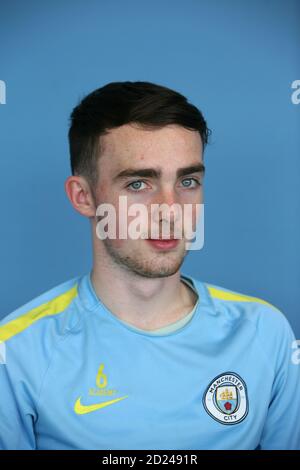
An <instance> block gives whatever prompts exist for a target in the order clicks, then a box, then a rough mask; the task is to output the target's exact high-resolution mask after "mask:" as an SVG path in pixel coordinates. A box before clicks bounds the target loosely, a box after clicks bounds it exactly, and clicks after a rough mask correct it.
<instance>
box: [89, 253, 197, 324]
mask: <svg viewBox="0 0 300 470" xmlns="http://www.w3.org/2000/svg"><path fill="white" fill-rule="evenodd" d="M91 281H92V284H93V287H94V290H95V292H96V294H97V296H98V297H99V298H100V299H101V301H102V303H103V304H104V305H105V306H106V307H107V308H108V309H109V310H110V311H111V312H112V313H113V314H114V315H116V316H117V317H119V318H120V319H121V320H124V321H126V322H128V323H130V324H132V325H134V326H136V327H137V328H142V329H145V330H153V329H157V328H162V327H164V326H166V325H168V324H170V323H174V322H176V321H177V320H179V319H181V318H183V317H184V316H185V315H186V314H188V313H189V312H190V311H191V309H192V308H193V306H194V304H195V302H196V298H197V296H196V295H195V293H194V292H193V291H192V289H190V288H189V287H188V286H187V285H186V284H185V283H183V282H182V281H181V280H180V272H179V271H177V272H176V273H175V274H173V275H171V276H168V277H157V278H147V277H144V276H141V275H139V274H136V273H135V272H133V271H129V270H127V269H126V268H123V267H122V266H119V265H116V264H114V263H113V262H111V260H109V259H107V257H105V256H104V257H103V256H101V257H100V258H99V262H97V259H95V260H94V264H93V269H92V272H91Z"/></svg>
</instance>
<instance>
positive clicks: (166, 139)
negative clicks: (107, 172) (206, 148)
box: [99, 124, 202, 169]
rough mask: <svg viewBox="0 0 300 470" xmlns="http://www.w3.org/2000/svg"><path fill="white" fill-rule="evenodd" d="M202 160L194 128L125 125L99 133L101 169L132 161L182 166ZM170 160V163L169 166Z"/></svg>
mask: <svg viewBox="0 0 300 470" xmlns="http://www.w3.org/2000/svg"><path fill="white" fill-rule="evenodd" d="M199 159H200V160H201V159H202V142H201V137H200V134H199V132H198V131H190V130H188V129H185V128H184V127H182V126H178V125H173V124H172V125H168V126H164V127H162V128H161V129H155V130H146V129H143V128H142V127H140V128H138V127H137V125H132V124H126V125H123V126H120V127H117V128H115V129H112V130H110V131H109V133H108V134H107V135H104V136H101V158H100V159H99V160H100V161H101V163H100V164H101V168H102V169H103V166H104V167H106V168H108V167H110V168H111V169H118V168H120V167H124V166H126V165H128V164H130V165H132V164H134V163H136V164H138V163H139V162H140V166H144V165H145V164H146V163H147V166H149V164H151V165H152V166H154V165H156V166H158V165H159V166H163V165H164V164H166V165H168V166H171V167H172V166H174V167H176V166H182V163H183V161H184V163H186V164H189V163H195V162H196V161H199ZM171 163H172V165H170V164H171Z"/></svg>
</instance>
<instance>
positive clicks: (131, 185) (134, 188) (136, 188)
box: [126, 180, 145, 191]
mask: <svg viewBox="0 0 300 470" xmlns="http://www.w3.org/2000/svg"><path fill="white" fill-rule="evenodd" d="M141 184H145V183H144V181H141V180H137V181H133V182H132V183H129V184H128V185H127V186H126V188H130V189H131V190H132V191H139V190H140V189H141V186H139V185H141Z"/></svg>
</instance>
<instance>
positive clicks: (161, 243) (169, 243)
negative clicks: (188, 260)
mask: <svg viewBox="0 0 300 470" xmlns="http://www.w3.org/2000/svg"><path fill="white" fill-rule="evenodd" d="M146 241H147V242H148V243H149V244H150V245H151V246H152V247H154V248H156V249H159V250H161V249H163V250H170V249H171V248H175V247H176V246H177V245H178V243H179V241H180V240H179V239H178V238H167V239H166V238H147V239H146Z"/></svg>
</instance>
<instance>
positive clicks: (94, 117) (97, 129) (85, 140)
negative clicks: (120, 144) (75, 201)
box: [68, 81, 211, 186]
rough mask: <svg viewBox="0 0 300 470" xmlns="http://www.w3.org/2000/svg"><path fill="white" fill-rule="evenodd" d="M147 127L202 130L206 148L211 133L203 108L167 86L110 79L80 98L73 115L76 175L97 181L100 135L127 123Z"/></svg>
mask: <svg viewBox="0 0 300 470" xmlns="http://www.w3.org/2000/svg"><path fill="white" fill-rule="evenodd" d="M129 123H132V124H133V123H135V124H138V125H139V126H141V127H143V128H145V129H150V130H151V129H157V128H162V127H164V126H166V125H168V124H178V125H180V126H183V127H185V128H187V129H189V130H196V131H198V132H199V133H200V136H201V140H202V145H203V150H204V148H205V146H206V144H207V143H208V137H209V135H210V133H211V131H210V129H208V128H207V125H206V121H205V120H204V117H203V115H202V113H201V112H200V110H199V109H198V108H196V106H194V105H192V104H191V103H189V102H188V101H187V99H186V98H185V97H184V96H183V95H181V94H180V93H178V92H177V91H174V90H171V89H170V88H167V87H165V86H161V85H157V84H155V83H150V82H142V81H137V82H130V81H126V82H111V83H108V84H107V85H105V86H103V87H101V88H98V89H97V90H95V91H93V92H92V93H90V94H89V95H87V96H86V97H84V98H83V99H82V101H80V103H79V104H78V105H77V106H76V107H75V108H74V109H73V111H72V113H71V116H70V124H71V125H70V129H69V134H68V137H69V147H70V157H71V171H72V174H73V175H82V176H85V177H86V178H87V179H88V181H89V182H90V183H91V184H92V186H93V185H94V184H95V183H96V181H97V178H98V175H97V160H98V158H99V156H100V154H101V138H100V137H101V135H105V134H107V132H108V131H109V130H110V129H113V128H115V127H119V126H122V125H124V124H129Z"/></svg>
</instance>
